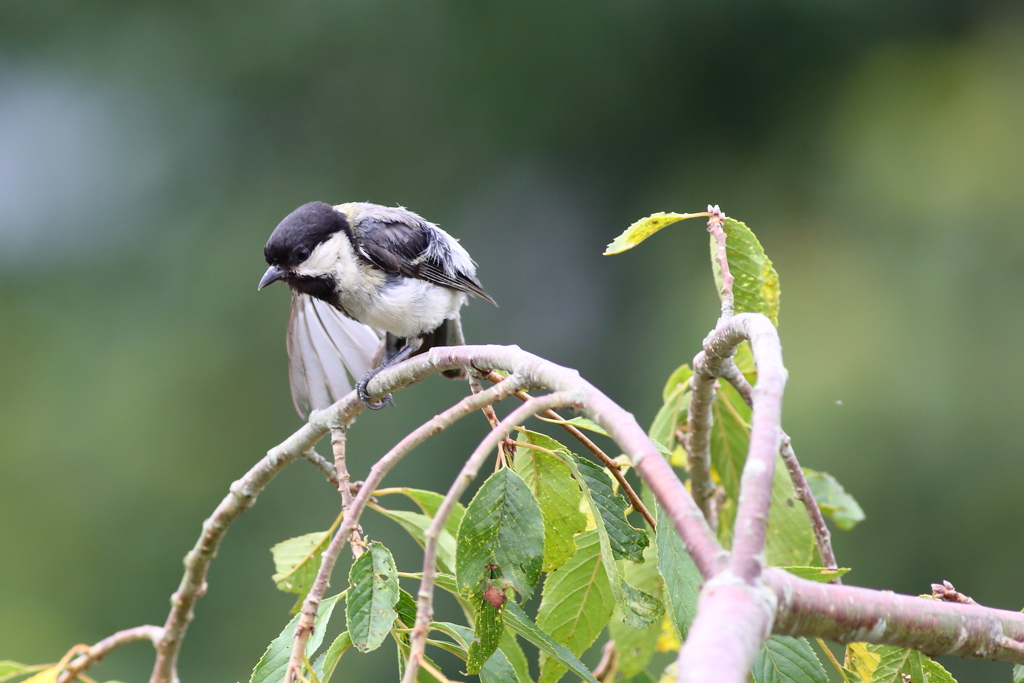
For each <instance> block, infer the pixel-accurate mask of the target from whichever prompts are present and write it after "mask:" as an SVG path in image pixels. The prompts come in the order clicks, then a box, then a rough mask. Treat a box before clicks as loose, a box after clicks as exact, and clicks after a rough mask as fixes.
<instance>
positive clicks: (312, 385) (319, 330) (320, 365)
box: [288, 294, 381, 419]
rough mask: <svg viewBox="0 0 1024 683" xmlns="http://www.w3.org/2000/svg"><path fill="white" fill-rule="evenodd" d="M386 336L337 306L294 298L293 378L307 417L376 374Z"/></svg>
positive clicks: (300, 409)
mask: <svg viewBox="0 0 1024 683" xmlns="http://www.w3.org/2000/svg"><path fill="white" fill-rule="evenodd" d="M380 344H381V338H380V336H379V335H378V334H377V333H376V332H374V331H373V330H372V329H370V328H369V327H367V326H366V325H363V324H362V323H359V322H356V321H355V320H352V319H351V318H348V317H345V316H344V315H343V314H342V313H341V312H340V311H338V310H337V309H336V308H334V307H333V306H331V305H330V304H327V303H325V302H323V301H321V300H319V299H316V298H313V297H311V296H308V295H306V294H293V295H292V309H291V317H290V319H289V321H288V378H289V380H290V382H291V387H292V401H293V402H294V403H295V410H297V411H298V413H299V415H300V416H301V417H302V419H307V418H308V417H309V413H310V412H311V411H313V410H322V409H324V408H327V407H328V406H330V405H331V404H333V403H334V402H335V401H337V400H338V399H340V398H341V397H342V396H344V395H345V394H347V393H348V392H350V391H352V387H353V386H354V385H355V382H356V380H358V379H359V378H360V377H362V376H363V375H364V374H366V373H367V372H368V371H370V370H371V369H372V368H373V367H374V365H373V361H374V357H375V356H376V354H377V350H378V347H380Z"/></svg>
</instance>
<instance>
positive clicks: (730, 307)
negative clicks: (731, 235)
mask: <svg viewBox="0 0 1024 683" xmlns="http://www.w3.org/2000/svg"><path fill="white" fill-rule="evenodd" d="M708 213H710V214H711V218H709V219H708V232H710V233H711V235H712V236H713V237H714V238H715V244H716V246H717V247H718V248H717V249H716V250H715V261H716V262H717V263H718V267H719V269H720V270H721V271H722V289H721V291H720V292H719V296H720V297H721V299H722V317H723V318H729V317H732V315H733V314H734V303H733V302H734V297H733V293H732V283H733V278H732V273H731V272H729V255H728V253H727V252H726V249H725V243H726V235H725V230H723V229H722V224H723V223H724V222H725V214H724V213H722V210H721V209H720V208H718V206H717V205H715V206H711V205H709V206H708Z"/></svg>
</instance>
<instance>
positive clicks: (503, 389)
mask: <svg viewBox="0 0 1024 683" xmlns="http://www.w3.org/2000/svg"><path fill="white" fill-rule="evenodd" d="M524 383H525V382H524V381H523V380H522V379H521V378H519V377H518V376H515V375H513V376H511V377H509V378H508V379H506V380H505V381H504V382H502V383H501V384H496V385H494V386H492V387H490V388H489V389H487V390H485V391H482V392H480V393H479V394H472V395H470V396H467V397H466V398H464V399H462V400H461V401H459V402H458V403H456V404H455V405H454V406H452V407H451V408H448V409H447V410H445V411H444V412H442V413H441V414H440V415H437V416H435V417H434V418H432V419H430V420H428V421H427V422H425V423H423V424H422V425H420V426H419V427H417V428H416V429H415V430H413V431H412V432H410V433H409V434H407V435H406V436H405V437H404V438H403V439H402V440H401V441H399V442H398V443H397V444H396V445H395V446H394V447H393V448H392V449H391V450H390V451H388V452H387V453H386V454H385V455H384V457H382V458H381V459H380V460H378V461H377V462H376V463H375V464H374V465H373V467H371V468H370V473H369V475H368V476H367V477H366V481H365V482H364V483H363V485H362V486H361V487H360V488H359V492H358V493H356V495H355V497H354V498H353V499H352V504H351V506H350V507H349V513H348V514H347V515H345V520H344V521H343V522H342V524H341V526H340V527H339V528H338V531H337V533H335V534H334V538H332V539H331V542H330V544H329V545H328V546H327V549H326V550H324V552H323V554H322V555H321V556H320V570H319V571H318V572H317V575H316V579H315V580H314V581H313V586H312V587H311V588H310V590H309V593H308V594H307V595H306V599H305V600H304V601H303V603H302V609H301V616H300V617H299V623H298V625H297V626H296V628H295V642H294V643H293V644H292V651H291V656H290V658H289V660H288V668H287V670H286V671H285V683H294V681H295V677H296V675H297V674H299V673H300V671H301V668H302V656H303V654H304V653H305V649H306V643H307V642H308V641H309V636H310V634H311V633H312V632H313V624H314V622H315V620H316V612H317V608H318V607H319V606H320V600H321V599H322V598H323V595H324V592H325V591H326V590H327V586H328V584H329V582H330V577H331V572H332V571H333V570H334V564H335V562H337V560H338V555H339V554H340V553H341V549H342V547H343V546H344V545H345V543H346V542H347V541H348V539H349V537H350V535H351V533H352V530H353V529H354V528H355V526H356V525H357V524H358V523H359V517H360V515H362V513H363V510H364V509H365V507H366V504H367V503H369V502H370V498H371V497H372V496H373V492H374V490H375V489H376V488H377V486H378V485H379V484H380V482H381V480H382V479H383V478H384V476H385V475H386V474H387V473H388V472H389V471H390V470H391V468H393V467H394V466H395V465H396V464H398V462H399V461H400V460H401V459H402V458H403V457H404V456H405V455H406V454H407V453H408V452H409V451H411V450H412V449H413V448H415V447H416V446H418V445H419V444H421V443H423V442H424V441H425V440H426V439H427V438H429V437H430V436H432V435H434V434H438V433H440V432H441V431H443V430H444V429H445V428H447V427H448V426H450V425H451V424H452V423H454V422H455V421H456V420H458V419H459V418H462V417H465V416H466V415H468V414H470V413H472V412H475V411H477V410H479V409H480V407H481V406H483V405H486V404H489V403H494V402H496V401H500V400H501V399H503V398H506V397H507V396H509V395H510V394H512V393H513V392H514V391H516V390H518V389H519V388H520V387H521V386H523V384H524Z"/></svg>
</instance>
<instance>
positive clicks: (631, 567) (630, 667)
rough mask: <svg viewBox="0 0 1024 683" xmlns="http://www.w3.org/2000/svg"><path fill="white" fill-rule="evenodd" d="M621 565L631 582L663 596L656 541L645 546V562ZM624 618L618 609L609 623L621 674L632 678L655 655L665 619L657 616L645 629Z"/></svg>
mask: <svg viewBox="0 0 1024 683" xmlns="http://www.w3.org/2000/svg"><path fill="white" fill-rule="evenodd" d="M619 568H620V570H621V571H622V577H623V579H624V580H625V582H626V583H627V584H629V585H631V586H635V587H636V588H637V589H639V590H643V591H645V592H646V593H647V594H649V595H651V596H652V597H653V598H660V597H661V596H662V595H663V590H662V589H663V586H664V581H663V580H662V577H661V574H660V573H659V572H658V549H657V546H656V544H652V545H650V546H648V547H647V548H644V562H643V563H641V564H635V563H633V562H620V563H619ZM659 616H660V615H659ZM624 617H625V615H624V614H623V613H622V611H621V610H617V611H616V614H615V616H613V617H612V620H611V621H610V622H609V623H608V635H609V637H610V638H611V639H612V640H614V641H615V649H616V650H617V651H618V653H619V662H618V669H619V674H620V675H621V676H622V677H623V678H630V677H632V676H635V675H637V674H639V673H640V672H641V671H643V670H644V669H645V668H647V665H648V664H649V663H650V661H651V658H652V657H653V656H654V650H655V648H656V647H657V644H658V638H659V636H660V635H661V628H662V624H663V623H664V618H660V619H655V620H653V621H652V622H651V623H650V624H649V625H648V626H645V627H643V628H635V627H633V626H630V625H629V624H628V623H626V620H625V618H624Z"/></svg>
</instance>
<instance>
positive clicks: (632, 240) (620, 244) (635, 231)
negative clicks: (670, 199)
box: [604, 211, 709, 256]
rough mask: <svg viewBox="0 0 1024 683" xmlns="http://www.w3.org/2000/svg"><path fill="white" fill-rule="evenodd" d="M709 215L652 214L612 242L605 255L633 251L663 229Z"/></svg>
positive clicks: (660, 212) (705, 213)
mask: <svg viewBox="0 0 1024 683" xmlns="http://www.w3.org/2000/svg"><path fill="white" fill-rule="evenodd" d="M708 215H709V214H708V213H707V212H706V211H704V212H701V213H665V212H663V211H659V212H658V213H652V214H651V215H650V216H648V217H647V218H641V219H640V220H638V221H637V222H635V223H633V224H632V225H631V226H629V227H628V228H626V230H625V231H624V232H623V233H622V234H621V235H619V236H618V237H616V238H615V239H614V240H612V242H611V244H609V245H608V246H607V247H606V248H605V250H604V255H605V256H611V255H612V254H619V253H622V252H624V251H626V250H627V249H632V248H633V247H635V246H636V245H638V244H640V243H641V242H643V241H644V240H645V239H647V238H648V237H650V236H651V235H653V234H654V233H656V232H658V231H659V230H661V229H662V228H664V227H666V226H668V225H672V224H673V223H676V222H678V221H682V220H686V219H687V218H696V217H698V216H704V217H707V216H708Z"/></svg>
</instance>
